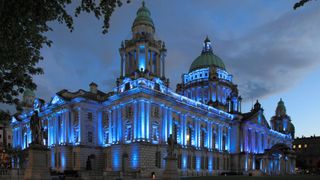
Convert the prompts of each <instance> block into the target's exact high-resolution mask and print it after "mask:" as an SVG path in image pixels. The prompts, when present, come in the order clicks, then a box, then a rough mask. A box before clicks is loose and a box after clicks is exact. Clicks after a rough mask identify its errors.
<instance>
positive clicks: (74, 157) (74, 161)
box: [73, 152, 77, 167]
mask: <svg viewBox="0 0 320 180" xmlns="http://www.w3.org/2000/svg"><path fill="white" fill-rule="evenodd" d="M76 157H77V156H76V152H73V167H76Z"/></svg>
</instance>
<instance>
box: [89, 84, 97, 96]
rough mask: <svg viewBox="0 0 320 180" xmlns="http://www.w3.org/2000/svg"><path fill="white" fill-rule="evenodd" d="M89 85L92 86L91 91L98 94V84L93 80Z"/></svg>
mask: <svg viewBox="0 0 320 180" xmlns="http://www.w3.org/2000/svg"><path fill="white" fill-rule="evenodd" d="M89 87H90V92H91V93H94V94H97V91H98V85H97V84H96V83H94V82H91V83H90V84H89Z"/></svg>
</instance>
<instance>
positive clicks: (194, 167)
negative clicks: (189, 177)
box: [192, 156, 197, 169]
mask: <svg viewBox="0 0 320 180" xmlns="http://www.w3.org/2000/svg"><path fill="white" fill-rule="evenodd" d="M196 163H197V157H196V156H193V157H192V169H196Z"/></svg>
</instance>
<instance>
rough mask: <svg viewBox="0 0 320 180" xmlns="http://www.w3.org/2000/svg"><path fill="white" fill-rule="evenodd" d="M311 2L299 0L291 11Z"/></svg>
mask: <svg viewBox="0 0 320 180" xmlns="http://www.w3.org/2000/svg"><path fill="white" fill-rule="evenodd" d="M309 1H311V0H300V1H299V2H297V3H295V4H294V6H293V9H297V8H299V7H301V6H303V5H304V4H305V3H307V2H309Z"/></svg>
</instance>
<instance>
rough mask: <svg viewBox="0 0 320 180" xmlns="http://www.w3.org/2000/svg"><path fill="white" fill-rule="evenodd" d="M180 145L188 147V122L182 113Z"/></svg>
mask: <svg viewBox="0 0 320 180" xmlns="http://www.w3.org/2000/svg"><path fill="white" fill-rule="evenodd" d="M178 143H180V144H181V145H186V121H185V114H183V113H182V112H181V113H180V142H178Z"/></svg>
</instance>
